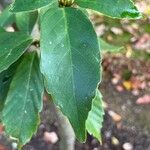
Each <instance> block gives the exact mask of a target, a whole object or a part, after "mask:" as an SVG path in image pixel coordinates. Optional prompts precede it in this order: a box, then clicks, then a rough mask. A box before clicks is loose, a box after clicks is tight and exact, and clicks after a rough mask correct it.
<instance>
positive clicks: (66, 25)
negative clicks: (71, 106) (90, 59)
mask: <svg viewBox="0 0 150 150" xmlns="http://www.w3.org/2000/svg"><path fill="white" fill-rule="evenodd" d="M63 15H64V21H65V30H66V33H67V34H66V37H67V41H68V43H69V53H70V55H69V56H70V62H71V64H72V65H71V71H72V83H73V91H72V92H73V98H74V99H75V101H76V96H75V83H74V82H75V81H74V72H73V66H74V65H73V61H72V53H71V42H70V36H69V29H68V21H67V15H66V12H65V9H63ZM75 104H76V105H75V108H76V114H77V120H78V123H77V124H78V125H79V124H80V121H79V114H78V107H77V101H76V102H75ZM78 127H79V129H80V131H82V130H81V128H80V126H78Z"/></svg>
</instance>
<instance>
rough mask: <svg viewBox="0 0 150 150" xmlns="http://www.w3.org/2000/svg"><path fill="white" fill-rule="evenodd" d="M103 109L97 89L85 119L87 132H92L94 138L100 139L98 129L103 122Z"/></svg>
mask: <svg viewBox="0 0 150 150" xmlns="http://www.w3.org/2000/svg"><path fill="white" fill-rule="evenodd" d="M103 115H104V109H103V104H102V95H101V93H100V91H99V90H98V89H97V91H96V96H95V98H94V99H93V102H92V109H91V111H90V112H89V115H88V118H87V120H86V129H87V131H88V133H89V134H92V135H93V136H94V137H95V138H97V139H98V140H99V141H101V135H100V130H101V128H102V123H103Z"/></svg>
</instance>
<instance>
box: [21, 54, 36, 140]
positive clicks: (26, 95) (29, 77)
mask: <svg viewBox="0 0 150 150" xmlns="http://www.w3.org/2000/svg"><path fill="white" fill-rule="evenodd" d="M34 58H35V54H34V55H33V56H32V60H31V64H30V69H29V75H28V83H27V87H26V89H27V90H26V93H25V97H24V99H25V101H24V105H23V108H22V110H23V111H22V116H21V118H23V117H24V110H25V107H26V103H27V97H28V92H29V91H30V90H29V87H30V81H31V72H32V66H33V62H34ZM22 124H23V119H22V120H21V123H20V131H21V130H22ZM20 131H19V137H20V139H21V140H22V138H21V132H20Z"/></svg>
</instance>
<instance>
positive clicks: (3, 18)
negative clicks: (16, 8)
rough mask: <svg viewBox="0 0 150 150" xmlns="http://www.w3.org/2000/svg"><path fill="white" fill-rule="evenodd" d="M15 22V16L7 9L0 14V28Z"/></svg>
mask: <svg viewBox="0 0 150 150" xmlns="http://www.w3.org/2000/svg"><path fill="white" fill-rule="evenodd" d="M14 21H15V15H14V14H13V13H12V12H10V11H9V7H7V8H6V9H5V10H3V12H2V13H0V26H1V27H5V26H7V25H9V24H12V23H13V22H14Z"/></svg>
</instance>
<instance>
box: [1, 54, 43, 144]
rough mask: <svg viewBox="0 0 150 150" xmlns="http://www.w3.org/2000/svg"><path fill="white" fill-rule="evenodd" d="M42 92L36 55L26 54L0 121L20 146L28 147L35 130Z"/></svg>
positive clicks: (11, 87) (13, 82) (11, 86)
mask: <svg viewBox="0 0 150 150" xmlns="http://www.w3.org/2000/svg"><path fill="white" fill-rule="evenodd" d="M43 90H44V87H43V81H42V74H41V73H40V69H39V62H38V57H37V54H36V53H30V54H26V55H25V56H24V57H23V59H22V62H21V63H20V65H19V66H18V68H17V71H16V73H15V76H14V78H13V80H12V82H11V85H10V89H9V92H8V95H7V99H6V103H5V107H4V110H3V120H2V121H3V124H4V125H5V131H6V132H7V134H9V135H10V136H12V137H14V138H17V139H18V140H19V143H20V145H23V144H25V143H27V142H28V141H29V140H30V138H31V136H32V135H33V134H34V133H35V132H36V130H37V126H38V124H39V121H40V118H39V112H40V111H41V110H42V96H43Z"/></svg>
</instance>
